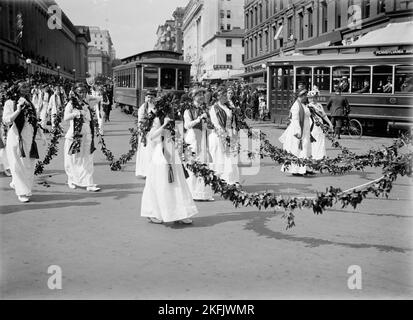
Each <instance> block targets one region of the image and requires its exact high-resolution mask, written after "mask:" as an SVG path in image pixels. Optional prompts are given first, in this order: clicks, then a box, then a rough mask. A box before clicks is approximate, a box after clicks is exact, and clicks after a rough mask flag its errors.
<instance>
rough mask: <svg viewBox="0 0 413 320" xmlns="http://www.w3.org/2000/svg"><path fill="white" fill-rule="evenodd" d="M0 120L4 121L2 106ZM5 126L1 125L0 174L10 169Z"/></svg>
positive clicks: (0, 106)
mask: <svg viewBox="0 0 413 320" xmlns="http://www.w3.org/2000/svg"><path fill="white" fill-rule="evenodd" d="M0 108H1V110H0V119H3V106H2V105H1V104H0ZM3 135H4V133H3V125H2V124H1V123H0V172H2V171H6V170H9V169H10V166H9V161H8V160H7V152H6V146H5V144H4V140H3Z"/></svg>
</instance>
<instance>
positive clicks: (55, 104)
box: [47, 86, 63, 128]
mask: <svg viewBox="0 0 413 320" xmlns="http://www.w3.org/2000/svg"><path fill="white" fill-rule="evenodd" d="M62 108H63V102H62V101H61V94H60V89H59V86H55V88H54V91H53V94H52V96H51V97H50V100H49V106H48V108H47V113H48V114H50V115H51V123H52V128H55V125H56V123H55V122H56V117H57V114H58V113H59V112H61V111H62Z"/></svg>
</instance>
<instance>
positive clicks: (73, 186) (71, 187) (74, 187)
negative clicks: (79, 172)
mask: <svg viewBox="0 0 413 320" xmlns="http://www.w3.org/2000/svg"><path fill="white" fill-rule="evenodd" d="M67 185H68V186H69V188H70V189H72V190H74V189H76V185H74V184H73V183H71V182H69V183H68V184H67Z"/></svg>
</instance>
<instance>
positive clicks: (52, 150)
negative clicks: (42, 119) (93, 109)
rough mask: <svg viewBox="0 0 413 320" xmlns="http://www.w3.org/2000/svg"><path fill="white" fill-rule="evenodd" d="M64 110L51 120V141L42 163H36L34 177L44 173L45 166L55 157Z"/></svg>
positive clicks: (61, 132) (60, 134)
mask: <svg viewBox="0 0 413 320" xmlns="http://www.w3.org/2000/svg"><path fill="white" fill-rule="evenodd" d="M63 113H64V110H60V112H58V113H57V114H56V117H55V118H54V119H53V124H54V126H53V128H52V131H51V134H52V139H51V140H50V143H49V146H48V149H47V152H46V155H45V157H44V159H43V160H42V161H38V162H37V163H36V167H35V170H34V174H35V175H40V174H42V173H43V172H44V168H45V166H47V165H49V164H50V162H51V161H52V159H53V158H54V157H55V156H57V154H58V151H59V148H58V144H59V140H60V139H61V138H62V137H63V128H62V127H61V125H60V124H61V122H62V119H63Z"/></svg>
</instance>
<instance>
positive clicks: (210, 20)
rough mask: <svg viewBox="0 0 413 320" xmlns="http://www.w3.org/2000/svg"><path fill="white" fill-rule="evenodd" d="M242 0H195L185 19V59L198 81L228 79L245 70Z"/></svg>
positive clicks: (186, 9)
mask: <svg viewBox="0 0 413 320" xmlns="http://www.w3.org/2000/svg"><path fill="white" fill-rule="evenodd" d="M243 6H244V4H243V2H242V0H227V1H222V0H191V1H190V2H189V3H188V5H187V7H186V8H185V15H184V19H183V27H182V29H183V33H184V52H185V59H186V60H187V61H188V62H191V63H192V69H191V76H192V78H193V79H194V80H197V81H200V80H214V79H228V78H230V77H232V76H235V75H237V74H240V73H242V72H243V64H242V59H243V51H244V50H243V41H242V40H243V34H244V19H243Z"/></svg>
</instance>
